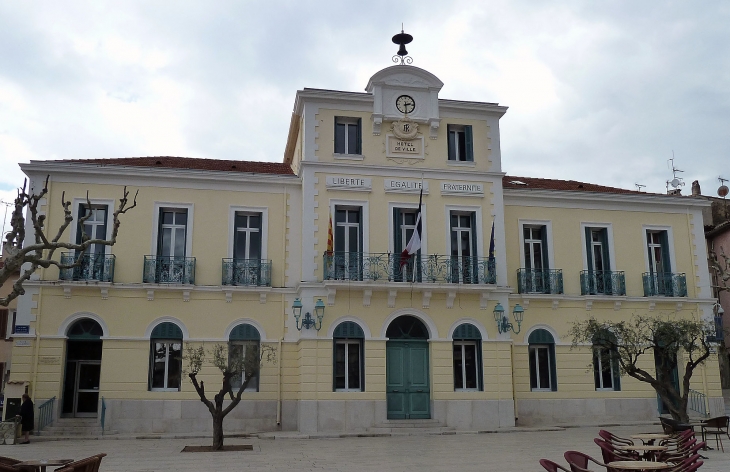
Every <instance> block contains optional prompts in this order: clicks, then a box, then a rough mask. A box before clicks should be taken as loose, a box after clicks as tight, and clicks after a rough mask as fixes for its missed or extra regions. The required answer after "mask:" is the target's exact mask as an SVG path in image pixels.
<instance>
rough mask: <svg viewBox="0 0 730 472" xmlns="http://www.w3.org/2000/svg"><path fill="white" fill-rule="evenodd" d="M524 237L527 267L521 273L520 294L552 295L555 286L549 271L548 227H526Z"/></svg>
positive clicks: (523, 231)
mask: <svg viewBox="0 0 730 472" xmlns="http://www.w3.org/2000/svg"><path fill="white" fill-rule="evenodd" d="M522 236H523V244H524V247H523V251H524V252H523V256H524V260H525V267H524V270H522V271H521V272H522V276H521V280H520V292H521V293H551V292H552V291H553V285H552V283H551V278H550V271H549V269H550V264H549V259H548V250H547V247H548V244H547V226H546V225H534V226H533V225H530V226H524V227H523V228H522ZM558 293H559V292H558Z"/></svg>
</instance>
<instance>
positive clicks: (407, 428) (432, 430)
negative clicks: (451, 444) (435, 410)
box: [368, 419, 456, 436]
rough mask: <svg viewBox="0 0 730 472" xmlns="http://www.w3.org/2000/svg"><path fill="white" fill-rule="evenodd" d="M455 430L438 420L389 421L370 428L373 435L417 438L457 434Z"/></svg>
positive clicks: (369, 431)
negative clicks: (430, 435)
mask: <svg viewBox="0 0 730 472" xmlns="http://www.w3.org/2000/svg"><path fill="white" fill-rule="evenodd" d="M455 432H456V431H455V429H454V428H451V427H448V426H445V425H444V424H443V423H441V422H440V421H438V420H434V419H428V420H388V421H386V422H384V423H378V424H376V425H375V426H373V427H371V428H368V433H371V434H378V433H381V434H397V435H404V436H417V435H427V434H455Z"/></svg>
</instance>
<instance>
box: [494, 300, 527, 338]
mask: <svg viewBox="0 0 730 472" xmlns="http://www.w3.org/2000/svg"><path fill="white" fill-rule="evenodd" d="M512 316H513V317H514V319H515V321H516V322H517V330H515V327H514V325H513V324H512V323H510V322H509V319H508V318H507V315H505V314H504V307H503V306H502V305H501V304H500V303H497V306H495V307H494V321H496V322H497V331H499V334H502V333H506V332H507V331H509V330H512V332H513V333H515V334H517V333H519V332H520V325H521V324H522V319H523V318H524V316H525V309H524V308H522V307H521V306H520V304H519V303H518V304H517V305H515V307H514V309H513V310H512Z"/></svg>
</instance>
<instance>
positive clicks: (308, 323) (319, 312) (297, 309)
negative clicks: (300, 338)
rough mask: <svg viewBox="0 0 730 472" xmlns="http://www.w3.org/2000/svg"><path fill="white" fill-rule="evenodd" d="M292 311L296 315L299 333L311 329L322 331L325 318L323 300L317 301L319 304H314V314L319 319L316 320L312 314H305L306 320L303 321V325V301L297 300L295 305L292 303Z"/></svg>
mask: <svg viewBox="0 0 730 472" xmlns="http://www.w3.org/2000/svg"><path fill="white" fill-rule="evenodd" d="M291 311H292V313H293V314H294V319H295V320H296V325H297V329H298V330H299V331H301V330H302V328H304V329H310V328H314V329H316V330H317V331H319V330H320V329H322V318H324V302H323V301H322V299H321V298H318V299H317V303H315V304H314V314H315V316H316V317H317V318H316V319H315V318H314V316H312V314H311V313H309V312H307V313H305V314H304V319H302V320H301V323H300V322H299V320H300V319H301V317H302V301H301V300H299V299H298V298H296V299H295V300H294V303H292V306H291Z"/></svg>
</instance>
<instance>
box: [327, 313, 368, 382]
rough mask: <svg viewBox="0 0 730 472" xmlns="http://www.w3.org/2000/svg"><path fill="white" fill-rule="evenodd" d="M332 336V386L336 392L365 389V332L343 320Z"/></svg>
mask: <svg viewBox="0 0 730 472" xmlns="http://www.w3.org/2000/svg"><path fill="white" fill-rule="evenodd" d="M332 337H333V343H332V344H333V357H334V360H333V366H332V367H333V373H332V388H333V390H334V391H336V392H362V391H364V390H365V364H364V359H365V333H364V332H363V330H362V328H361V327H360V325H358V324H357V323H353V322H352V321H345V322H343V323H340V324H339V325H337V328H335V331H334V333H333V335H332Z"/></svg>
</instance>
